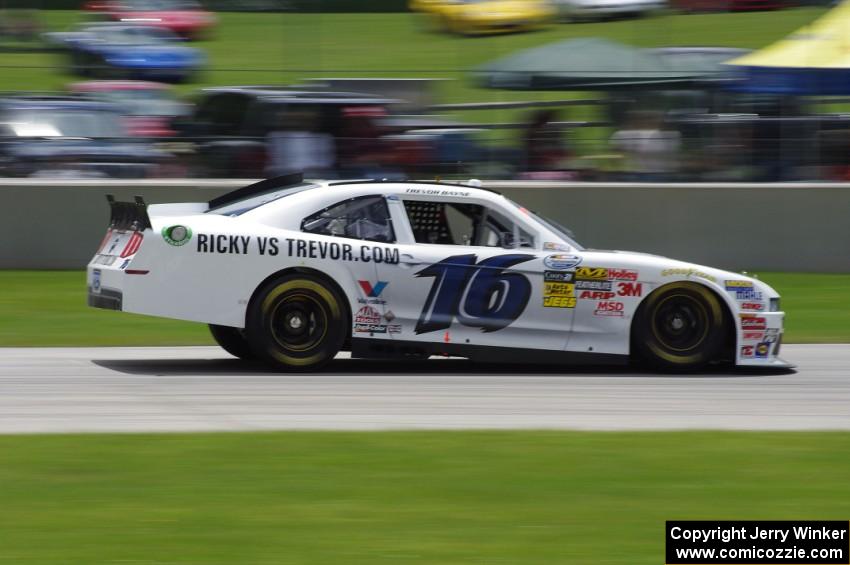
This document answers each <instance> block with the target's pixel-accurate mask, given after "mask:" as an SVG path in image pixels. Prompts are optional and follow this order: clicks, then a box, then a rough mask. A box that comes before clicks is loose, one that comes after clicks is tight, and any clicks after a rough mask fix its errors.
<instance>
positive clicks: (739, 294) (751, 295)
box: [729, 288, 763, 301]
mask: <svg viewBox="0 0 850 565" xmlns="http://www.w3.org/2000/svg"><path fill="white" fill-rule="evenodd" d="M729 292H730V293H733V294H734V295H735V299H736V300H749V301H761V300H762V299H763V296H762V293H761V291H758V290H752V289H749V288H739V289H736V290H730V291H729Z"/></svg>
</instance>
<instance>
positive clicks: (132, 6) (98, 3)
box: [84, 0, 217, 39]
mask: <svg viewBox="0 0 850 565" xmlns="http://www.w3.org/2000/svg"><path fill="white" fill-rule="evenodd" d="M84 7H85V9H86V10H89V11H91V12H98V13H101V14H103V15H104V16H106V17H107V18H108V19H110V20H113V21H118V22H132V23H134V24H137V25H145V26H151V27H156V28H163V29H167V30H169V31H172V32H174V33H176V34H177V35H179V36H180V37H183V38H185V39H201V38H205V37H207V36H208V35H209V34H210V32H211V31H212V30H213V29H214V28H215V26H216V23H217V19H216V17H215V14H213V13H212V12H209V11H207V10H205V9H204V8H203V6H202V5H201V4H200V2H196V1H195V0H118V1H103V0H94V1H91V2H87V3H86V4H85V6H84Z"/></svg>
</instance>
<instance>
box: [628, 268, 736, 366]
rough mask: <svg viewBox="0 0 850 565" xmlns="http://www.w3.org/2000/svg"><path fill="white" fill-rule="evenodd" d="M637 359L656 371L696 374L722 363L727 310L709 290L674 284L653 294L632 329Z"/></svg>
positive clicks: (687, 284) (692, 285)
mask: <svg viewBox="0 0 850 565" xmlns="http://www.w3.org/2000/svg"><path fill="white" fill-rule="evenodd" d="M632 336H633V339H632V345H633V348H634V350H635V353H637V356H638V357H639V358H640V359H641V360H644V361H646V362H648V363H649V364H650V365H652V366H653V367H655V368H658V369H662V370H667V371H693V370H696V369H699V368H701V367H704V366H705V365H707V364H708V363H710V362H712V361H717V360H719V359H720V357H721V354H722V350H723V347H724V345H725V344H726V338H727V326H726V310H725V309H724V307H723V305H722V304H721V303H720V300H719V299H718V298H717V296H716V295H715V294H714V293H713V292H711V291H710V290H709V289H708V288H706V287H704V286H700V285H696V284H692V283H686V282H681V283H673V284H670V285H667V286H665V287H663V288H661V289H660V290H659V291H657V292H654V293H653V294H651V295H650V296H649V297H648V298H647V299H646V302H645V303H644V304H642V305H641V308H640V310H639V311H638V313H637V316H636V317H635V321H634V327H633V328H632Z"/></svg>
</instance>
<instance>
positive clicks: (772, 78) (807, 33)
mask: <svg viewBox="0 0 850 565" xmlns="http://www.w3.org/2000/svg"><path fill="white" fill-rule="evenodd" d="M728 64H729V65H731V66H734V67H736V68H737V70H738V72H739V74H740V76H741V78H742V81H741V82H739V83H737V85H736V90H745V91H748V92H772V93H780V94H850V0H845V1H844V2H842V3H841V4H839V5H838V6H836V7H835V8H833V9H832V10H830V11H829V12H827V13H826V14H825V15H823V16H822V17H820V18H819V19H818V20H816V21H815V22H813V23H812V24H809V25H808V26H806V27H803V28H801V29H799V30H797V31H796V32H795V33H793V34H791V35H790V36H788V37H786V38H785V39H783V40H781V41H777V42H776V43H773V44H772V45H769V46H768V47H765V48H763V49H760V50H758V51H755V52H753V53H750V54H748V55H744V56H743V57H739V58H737V59H733V60H732V61H729V63H728Z"/></svg>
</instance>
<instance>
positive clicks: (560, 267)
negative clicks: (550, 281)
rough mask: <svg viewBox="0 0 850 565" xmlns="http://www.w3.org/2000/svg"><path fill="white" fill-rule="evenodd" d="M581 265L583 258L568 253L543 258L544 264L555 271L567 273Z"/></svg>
mask: <svg viewBox="0 0 850 565" xmlns="http://www.w3.org/2000/svg"><path fill="white" fill-rule="evenodd" d="M579 263H581V257H579V256H578V255H570V254H568V253H555V254H553V255H549V256H547V257H544V258H543V264H544V265H545V266H546V268H547V269H552V270H553V271H566V270H567V269H572V268H573V267H575V266H576V265H578V264H579Z"/></svg>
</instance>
